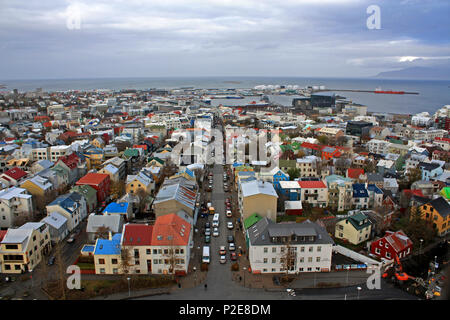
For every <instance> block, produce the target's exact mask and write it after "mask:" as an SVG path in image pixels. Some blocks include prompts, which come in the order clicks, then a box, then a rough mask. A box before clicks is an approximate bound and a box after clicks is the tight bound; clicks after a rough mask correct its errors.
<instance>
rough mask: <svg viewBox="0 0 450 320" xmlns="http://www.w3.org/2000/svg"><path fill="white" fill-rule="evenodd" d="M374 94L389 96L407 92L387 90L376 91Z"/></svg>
mask: <svg viewBox="0 0 450 320" xmlns="http://www.w3.org/2000/svg"><path fill="white" fill-rule="evenodd" d="M374 93H387V94H405V91H386V90H375V91H374Z"/></svg>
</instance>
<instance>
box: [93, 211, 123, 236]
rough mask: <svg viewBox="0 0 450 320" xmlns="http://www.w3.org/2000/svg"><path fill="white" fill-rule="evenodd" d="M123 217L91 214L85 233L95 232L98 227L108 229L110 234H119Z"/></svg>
mask: <svg viewBox="0 0 450 320" xmlns="http://www.w3.org/2000/svg"><path fill="white" fill-rule="evenodd" d="M122 223H123V217H122V216H121V215H120V214H114V215H100V214H94V213H91V214H90V215H89V217H88V222H87V226H86V232H97V229H98V228H100V227H105V228H108V229H109V230H110V231H111V232H114V233H117V232H120V230H121V228H122Z"/></svg>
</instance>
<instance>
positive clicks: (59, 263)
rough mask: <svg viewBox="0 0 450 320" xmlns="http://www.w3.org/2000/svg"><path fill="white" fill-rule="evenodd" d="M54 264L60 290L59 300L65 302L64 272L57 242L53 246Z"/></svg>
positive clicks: (60, 251)
mask: <svg viewBox="0 0 450 320" xmlns="http://www.w3.org/2000/svg"><path fill="white" fill-rule="evenodd" d="M55 264H56V266H57V272H58V282H59V288H60V290H61V300H66V272H65V271H66V270H65V265H64V260H63V257H62V248H61V244H60V243H59V242H57V243H56V245H55Z"/></svg>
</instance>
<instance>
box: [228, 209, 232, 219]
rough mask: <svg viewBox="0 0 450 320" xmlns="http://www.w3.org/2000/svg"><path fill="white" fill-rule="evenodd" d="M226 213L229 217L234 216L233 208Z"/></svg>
mask: <svg viewBox="0 0 450 320" xmlns="http://www.w3.org/2000/svg"><path fill="white" fill-rule="evenodd" d="M226 215H227V218H231V217H232V216H233V213H232V212H231V210H227V211H226Z"/></svg>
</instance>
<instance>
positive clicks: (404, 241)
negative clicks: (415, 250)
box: [370, 230, 413, 260]
mask: <svg viewBox="0 0 450 320" xmlns="http://www.w3.org/2000/svg"><path fill="white" fill-rule="evenodd" d="M412 246H413V243H412V241H411V240H410V239H409V238H408V236H407V235H406V234H405V233H404V232H403V231H402V230H400V231H397V232H392V231H386V235H385V236H384V237H383V238H381V239H378V240H376V241H374V242H372V243H371V244H370V253H372V254H374V255H376V256H378V257H380V258H385V259H388V260H391V259H394V258H395V255H397V256H398V257H399V259H401V258H404V257H406V256H407V255H409V254H411V252H412Z"/></svg>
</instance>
